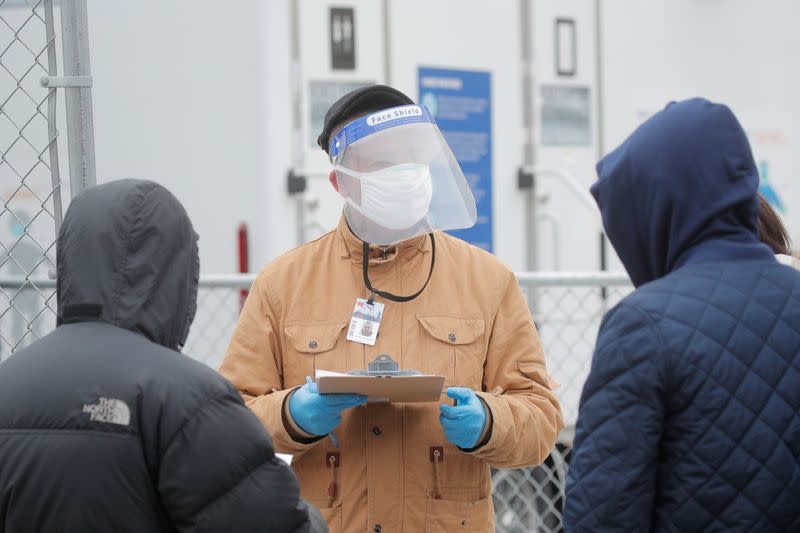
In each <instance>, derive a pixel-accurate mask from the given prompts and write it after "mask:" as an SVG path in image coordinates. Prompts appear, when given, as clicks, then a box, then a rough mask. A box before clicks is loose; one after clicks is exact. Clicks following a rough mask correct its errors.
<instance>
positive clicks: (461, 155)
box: [418, 67, 493, 252]
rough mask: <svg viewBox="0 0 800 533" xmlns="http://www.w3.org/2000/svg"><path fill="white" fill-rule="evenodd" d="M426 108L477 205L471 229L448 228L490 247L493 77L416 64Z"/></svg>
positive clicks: (465, 237) (461, 236) (481, 73)
mask: <svg viewBox="0 0 800 533" xmlns="http://www.w3.org/2000/svg"><path fill="white" fill-rule="evenodd" d="M418 81H419V103H420V105H424V106H425V107H427V108H428V110H429V111H430V113H431V115H432V116H433V118H434V120H436V124H437V125H438V126H439V129H440V130H441V132H442V134H443V135H444V138H445V140H446V141H447V144H449V145H450V149H451V150H452V151H453V154H454V155H455V156H456V159H457V160H458V163H459V164H460V165H461V170H463V171H464V176H465V177H466V178H467V182H468V183H469V186H470V188H471V189H472V194H473V195H474V196H475V203H476V204H477V208H478V221H477V223H476V224H475V226H473V227H472V228H469V229H465V230H457V231H451V232H449V233H451V234H453V235H455V236H456V237H458V238H460V239H464V240H465V241H467V242H469V243H472V244H474V245H475V246H478V247H480V248H483V249H484V250H487V251H489V252H491V251H492V247H493V238H492V236H493V230H492V106H491V98H492V96H491V95H492V93H491V86H492V78H491V74H490V73H489V72H476V71H472V70H451V69H440V68H428V67H419V71H418Z"/></svg>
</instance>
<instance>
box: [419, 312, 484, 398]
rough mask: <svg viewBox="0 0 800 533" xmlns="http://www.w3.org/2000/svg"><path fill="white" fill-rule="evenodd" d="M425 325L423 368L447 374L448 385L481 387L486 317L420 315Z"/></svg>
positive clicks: (432, 372)
mask: <svg viewBox="0 0 800 533" xmlns="http://www.w3.org/2000/svg"><path fill="white" fill-rule="evenodd" d="M417 320H419V324H420V327H421V328H422V335H421V338H422V350H423V351H422V368H423V371H424V372H425V373H426V374H436V375H440V376H444V377H445V383H444V385H445V388H447V387H451V386H455V387H469V388H471V389H474V390H481V386H482V382H483V363H484V361H485V359H486V353H485V350H484V342H483V337H484V328H485V325H484V321H483V319H481V318H472V317H459V316H453V315H417Z"/></svg>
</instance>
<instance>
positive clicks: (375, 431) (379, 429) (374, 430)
mask: <svg viewBox="0 0 800 533" xmlns="http://www.w3.org/2000/svg"><path fill="white" fill-rule="evenodd" d="M372 432H373V433H375V435H376V436H377V435H380V434H381V428H379V427H378V426H375V427H374V428H372Z"/></svg>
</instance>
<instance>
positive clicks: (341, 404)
mask: <svg viewBox="0 0 800 533" xmlns="http://www.w3.org/2000/svg"><path fill="white" fill-rule="evenodd" d="M319 145H320V147H321V148H322V149H323V150H325V151H326V152H327V153H328V155H329V156H330V158H331V162H332V163H333V167H334V168H333V170H332V171H331V174H330V181H331V184H332V185H333V187H334V188H335V189H336V190H337V191H338V192H339V193H340V195H341V196H342V197H343V198H344V201H345V205H344V210H343V216H342V219H341V221H340V223H339V226H338V227H337V228H336V229H335V230H334V231H332V232H331V233H328V234H327V235H325V236H323V237H321V238H320V239H318V240H316V241H314V242H312V243H309V244H307V245H305V246H302V247H300V248H297V249H296V250H294V251H292V252H289V253H288V254H286V255H284V256H282V257H280V258H278V259H277V260H275V261H274V262H272V263H271V264H270V265H268V266H267V267H266V268H265V269H264V270H263V271H262V272H261V273H260V274H259V276H258V278H257V280H256V282H255V284H254V285H253V288H252V290H251V292H250V295H249V297H248V299H247V302H246V304H245V306H244V310H243V312H242V315H241V318H240V321H239V324H238V326H237V328H236V331H235V333H234V336H233V339H232V341H231V343H230V346H229V348H228V352H227V354H226V357H225V360H224V362H223V364H222V368H221V372H222V374H223V375H225V376H226V377H227V378H228V379H230V380H231V381H232V382H233V383H234V384H235V385H236V386H237V387H238V389H239V390H240V391H241V393H242V395H243V396H244V398H245V401H246V402H247V405H248V406H249V407H250V409H252V410H253V412H254V413H255V414H256V415H257V416H258V417H259V418H260V419H261V421H262V422H263V423H264V426H265V427H266V428H267V429H268V430H269V432H270V433H272V435H273V437H274V439H275V443H276V448H277V449H278V450H279V451H281V452H284V453H291V454H293V455H294V461H293V463H292V464H293V468H294V469H295V472H296V473H297V475H298V477H299V479H300V482H301V489H302V493H303V496H304V497H306V498H307V499H308V500H310V501H311V502H313V503H314V504H316V505H317V506H318V507H320V508H321V510H322V513H323V515H324V516H325V518H326V520H327V521H328V524H329V525H330V527H331V530H332V531H344V532H356V531H358V532H364V531H376V532H380V531H387V532H388V531H409V532H412V531H413V532H417V531H423V530H426V531H427V530H430V531H433V530H436V531H451V530H461V531H493V530H494V511H493V507H492V500H491V476H490V467H498V468H518V467H526V466H533V465H536V464H539V463H540V462H542V461H543V460H544V459H545V458H546V457H547V455H548V454H549V452H550V450H551V448H552V447H553V445H554V442H555V438H556V435H557V434H558V432H559V431H560V430H561V428H562V426H563V419H562V416H561V412H560V408H559V405H558V402H557V400H556V396H555V394H554V393H553V388H554V383H553V381H552V380H551V379H550V378H549V376H548V373H547V369H546V366H545V361H544V355H543V353H542V348H541V345H540V342H539V338H538V335H537V333H536V329H535V327H534V325H533V322H532V320H531V317H530V313H529V311H528V307H527V305H526V303H525V300H524V298H523V295H522V292H521V290H520V288H519V285H518V283H517V280H516V278H515V276H514V275H513V273H512V272H511V271H510V270H509V269H508V268H507V267H506V266H505V265H503V264H502V263H501V262H500V261H498V260H497V259H496V258H495V257H494V256H492V255H490V254H488V253H486V252H484V251H482V250H480V249H478V248H476V247H473V246H471V245H469V244H467V243H465V242H463V241H461V240H459V239H456V238H454V237H452V236H450V235H448V234H446V233H444V232H443V231H444V230H450V229H458V228H465V227H469V226H471V225H472V224H474V223H475V218H476V210H475V201H474V199H473V197H472V193H471V192H470V189H469V187H468V185H467V183H466V180H465V179H464V176H463V174H462V172H461V169H460V167H459V165H458V163H457V162H456V160H455V158H454V157H453V154H452V152H451V151H450V148H449V147H448V146H447V143H446V142H445V141H444V139H443V137H442V135H441V133H440V132H439V130H438V128H437V127H436V124H435V122H434V120H433V119H432V118H431V117H430V115H429V114H428V112H427V110H426V109H425V108H424V107H421V106H416V105H414V102H413V101H412V100H411V99H410V98H408V97H407V96H406V95H404V94H403V93H401V92H399V91H397V90H395V89H392V88H390V87H386V86H371V87H367V88H363V89H359V90H357V91H354V92H351V93H349V94H347V95H345V96H344V97H342V98H341V99H340V100H338V101H337V102H336V103H335V104H334V105H333V106H332V107H331V109H330V110H329V111H328V113H327V115H326V117H325V125H324V129H323V132H322V134H321V135H320V136H319ZM365 318H369V319H370V320H371V321H372V323H371V324H370V327H353V324H354V323H356V324H361V323H362V322H357V321H358V320H364V319H365ZM381 354H387V355H389V356H390V357H391V358H392V359H393V360H394V361H396V362H398V363H399V367H400V369H403V370H418V371H420V372H423V373H425V374H432V375H440V376H444V377H445V388H444V390H443V395H442V398H441V401H440V402H438V403H405V404H404V403H373V402H370V403H367V399H366V398H364V397H362V396H358V395H355V394H351V395H326V394H320V393H319V392H318V389H317V385H316V383H314V382H313V380H312V379H311V378H312V377H313V376H314V375H315V371H316V370H330V371H336V372H347V371H352V370H363V369H365V368H367V366H368V364H369V363H370V362H371V361H373V360H375V359H376V357H377V356H378V355H381Z"/></svg>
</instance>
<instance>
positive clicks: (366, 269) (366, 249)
mask: <svg viewBox="0 0 800 533" xmlns="http://www.w3.org/2000/svg"><path fill="white" fill-rule="evenodd" d="M428 236H429V237H430V238H431V269H430V271H428V279H426V280H425V284H424V285H423V286H422V288H421V289H420V290H418V291H417V292H415V293H414V294H412V295H410V296H397V295H396V294H392V293H391V292H387V291H381V290H378V289H376V288H374V287H373V286H372V283H371V282H370V280H369V243H368V242H365V243H364V248H363V252H362V258H361V263H362V271H363V273H364V285H365V286H366V287H367V290H368V291H369V292H370V294H369V303H370V305H371V304H373V303H374V302H375V296H376V295H377V296H381V297H382V298H386V299H387V300H389V301H391V302H398V303H404V302H410V301H411V300H413V299H415V298H417V297H418V296H419V295H420V294H422V292H423V291H424V290H425V288H426V287H427V286H428V283H429V282H430V281H431V276H433V266H434V265H435V264H436V240H435V239H434V238H433V233H430V234H429V235H428Z"/></svg>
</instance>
